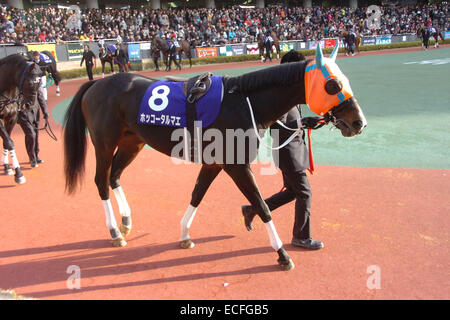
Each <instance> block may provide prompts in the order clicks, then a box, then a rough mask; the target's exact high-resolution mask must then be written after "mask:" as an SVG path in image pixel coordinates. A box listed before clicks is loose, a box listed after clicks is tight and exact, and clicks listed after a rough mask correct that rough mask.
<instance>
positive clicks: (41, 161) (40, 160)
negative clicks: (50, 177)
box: [36, 158, 44, 163]
mask: <svg viewBox="0 0 450 320" xmlns="http://www.w3.org/2000/svg"><path fill="white" fill-rule="evenodd" d="M36 162H37V163H44V160H42V159H39V158H37V160H36Z"/></svg>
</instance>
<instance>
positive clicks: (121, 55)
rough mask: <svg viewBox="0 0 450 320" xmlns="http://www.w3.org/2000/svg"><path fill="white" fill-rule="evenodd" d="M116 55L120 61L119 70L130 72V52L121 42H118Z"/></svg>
mask: <svg viewBox="0 0 450 320" xmlns="http://www.w3.org/2000/svg"><path fill="white" fill-rule="evenodd" d="M116 56H117V62H118V63H119V72H128V54H127V53H126V52H125V50H124V49H123V48H122V46H121V45H120V44H117V53H116Z"/></svg>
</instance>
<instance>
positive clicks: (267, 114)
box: [249, 84, 306, 127]
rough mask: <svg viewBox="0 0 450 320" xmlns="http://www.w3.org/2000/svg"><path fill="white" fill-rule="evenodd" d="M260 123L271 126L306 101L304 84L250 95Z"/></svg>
mask: <svg viewBox="0 0 450 320" xmlns="http://www.w3.org/2000/svg"><path fill="white" fill-rule="evenodd" d="M249 98H250V102H251V104H252V107H253V108H254V112H255V114H256V115H257V117H258V119H259V121H258V122H259V123H260V124H261V125H263V126H264V127H269V126H270V125H272V124H273V123H274V122H275V121H276V120H278V119H280V118H281V117H282V116H283V115H284V114H285V113H287V112H288V111H289V110H291V109H292V108H293V107H294V106H296V105H298V104H304V103H306V98H305V94H304V85H303V84H301V85H298V84H297V85H292V86H288V87H279V88H273V89H269V90H264V91H260V92H257V93H255V94H251V95H249Z"/></svg>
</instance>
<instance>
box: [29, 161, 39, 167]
mask: <svg viewBox="0 0 450 320" xmlns="http://www.w3.org/2000/svg"><path fill="white" fill-rule="evenodd" d="M30 164H31V167H32V168H37V167H39V165H38V163H37V161H31V162H30Z"/></svg>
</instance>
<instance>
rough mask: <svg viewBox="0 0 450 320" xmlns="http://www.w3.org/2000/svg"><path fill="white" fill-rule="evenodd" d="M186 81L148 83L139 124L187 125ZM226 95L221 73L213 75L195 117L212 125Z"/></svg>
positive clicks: (139, 115)
mask: <svg viewBox="0 0 450 320" xmlns="http://www.w3.org/2000/svg"><path fill="white" fill-rule="evenodd" d="M184 85H185V82H175V81H157V82H154V83H153V84H152V85H150V86H149V87H148V89H147V90H146V92H145V94H144V97H143V99H142V101H141V106H140V109H139V114H138V119H137V122H138V123H139V124H147V125H159V126H168V127H180V128H185V127H187V126H188V120H187V118H188V117H187V110H186V105H187V103H188V101H187V97H186V95H188V96H189V92H187V93H186V92H185V90H183V86H184ZM222 99H223V83H222V77H220V76H212V77H211V86H210V88H209V90H208V91H207V92H206V93H205V94H204V95H203V96H202V97H201V98H200V99H199V100H197V101H196V108H195V112H196V117H195V121H197V122H200V124H201V127H202V128H206V127H208V126H209V125H211V124H212V123H213V122H214V120H216V118H217V116H218V115H219V112H220V106H221V104H222Z"/></svg>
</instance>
